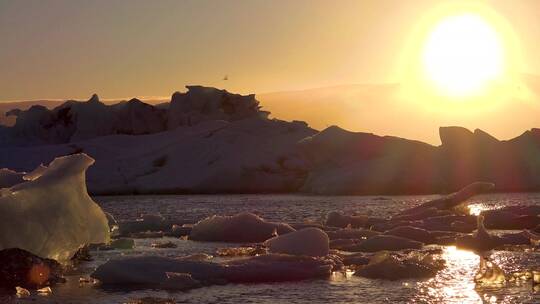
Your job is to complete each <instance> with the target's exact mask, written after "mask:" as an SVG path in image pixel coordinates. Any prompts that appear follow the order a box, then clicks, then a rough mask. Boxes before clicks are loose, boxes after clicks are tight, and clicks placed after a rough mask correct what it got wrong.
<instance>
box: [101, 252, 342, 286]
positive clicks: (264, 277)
mask: <svg viewBox="0 0 540 304" xmlns="http://www.w3.org/2000/svg"><path fill="white" fill-rule="evenodd" d="M334 265H335V263H334V262H333V261H331V260H327V259H320V258H312V257H308V256H292V255H280V254H268V255H260V256H255V257H249V258H245V259H240V260H234V261H229V262H224V263H215V262H208V261H198V260H188V259H178V258H177V259H173V258H167V257H161V256H139V257H128V258H122V259H115V260H109V261H108V262H106V263H105V264H103V265H101V266H99V267H98V268H97V269H96V271H95V272H94V273H93V274H92V277H93V278H95V279H98V280H99V281H101V283H102V284H103V285H105V286H111V285H116V286H127V287H128V288H130V289H133V288H160V289H167V288H169V286H170V284H171V283H172V282H171V275H170V273H178V274H188V275H189V279H188V281H189V282H188V283H193V282H200V283H201V284H202V285H213V284H223V283H263V282H284V281H298V280H305V279H312V278H321V277H327V276H329V275H330V274H331V272H332V269H333V268H334ZM181 276H182V277H175V278H173V281H174V280H176V279H181V280H182V281H184V280H185V279H187V278H186V275H181ZM194 285H195V284H194Z"/></svg>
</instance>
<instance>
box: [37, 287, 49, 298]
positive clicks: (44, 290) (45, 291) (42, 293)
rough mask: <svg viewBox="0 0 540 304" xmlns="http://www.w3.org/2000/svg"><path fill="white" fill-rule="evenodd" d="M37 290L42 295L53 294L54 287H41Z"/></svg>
mask: <svg viewBox="0 0 540 304" xmlns="http://www.w3.org/2000/svg"><path fill="white" fill-rule="evenodd" d="M36 291H37V293H38V294H39V295H40V296H48V295H50V294H52V289H51V287H49V286H47V287H43V288H40V289H38V290H36Z"/></svg>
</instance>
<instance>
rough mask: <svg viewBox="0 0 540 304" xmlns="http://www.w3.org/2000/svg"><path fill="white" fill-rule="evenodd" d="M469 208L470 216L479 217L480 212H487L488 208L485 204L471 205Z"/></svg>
mask: <svg viewBox="0 0 540 304" xmlns="http://www.w3.org/2000/svg"><path fill="white" fill-rule="evenodd" d="M468 208H469V214H470V215H479V214H480V212H482V211H484V210H487V207H486V206H485V205H483V204H471V205H469V206H468Z"/></svg>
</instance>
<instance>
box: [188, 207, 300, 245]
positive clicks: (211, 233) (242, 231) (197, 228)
mask: <svg viewBox="0 0 540 304" xmlns="http://www.w3.org/2000/svg"><path fill="white" fill-rule="evenodd" d="M292 231H295V230H294V228H292V227H291V226H289V225H287V224H284V223H272V222H267V221H265V220H264V219H262V218H260V217H258V216H257V215H255V214H253V213H249V212H243V213H239V214H236V215H233V216H217V215H214V216H211V217H207V218H205V219H203V220H202V221H200V222H198V223H197V224H195V225H194V226H193V229H191V233H190V234H189V239H190V240H194V241H207V242H238V243H244V242H253V243H258V242H264V241H266V240H268V239H269V238H271V237H274V236H276V234H277V235H282V234H286V233H289V232H292Z"/></svg>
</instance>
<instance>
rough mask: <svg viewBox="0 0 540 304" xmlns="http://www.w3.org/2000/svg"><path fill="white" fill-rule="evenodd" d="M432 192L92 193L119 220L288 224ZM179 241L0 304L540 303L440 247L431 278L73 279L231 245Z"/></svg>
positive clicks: (501, 197)
mask: <svg viewBox="0 0 540 304" xmlns="http://www.w3.org/2000/svg"><path fill="white" fill-rule="evenodd" d="M433 198H436V196H384V197H374V196H339V197H324V196H299V195H226V196H223V195H214V196H210V195H189V196H121V197H96V198H95V200H96V201H97V202H99V204H100V205H101V206H102V207H103V208H104V209H105V210H106V211H109V212H111V213H112V214H113V215H114V216H115V217H116V218H117V219H120V220H122V219H134V218H136V217H138V215H139V214H141V213H161V214H162V215H164V216H165V217H167V218H171V219H176V220H177V221H178V222H184V223H193V222H196V221H197V220H199V219H201V218H204V217H206V216H208V215H212V214H228V215H230V214H234V213H238V212H241V211H250V212H254V213H257V214H259V215H261V216H262V217H264V218H266V219H269V220H275V221H286V222H303V221H306V220H310V221H320V220H322V218H323V217H324V215H325V214H326V213H327V212H329V211H333V210H339V211H343V212H346V213H353V212H355V213H362V214H372V215H374V216H388V215H391V214H393V213H396V212H398V211H399V210H401V209H404V208H407V207H411V206H414V205H418V204H420V203H422V202H424V201H426V200H430V199H433ZM471 201H472V207H473V209H476V210H481V209H493V208H499V207H503V206H507V205H518V204H519V205H540V194H539V193H528V194H493V195H485V196H478V197H476V198H474V199H472V200H471ZM167 240H171V241H173V242H174V243H176V244H177V245H178V248H174V249H153V248H151V246H150V245H151V243H153V242H155V240H152V239H137V240H136V248H135V249H134V250H130V251H116V250H115V251H108V252H98V253H96V254H95V255H94V261H92V262H89V263H86V264H83V265H82V266H81V267H80V268H79V269H78V270H77V271H76V272H74V273H72V274H70V275H69V276H68V282H67V283H66V284H60V285H58V286H56V287H54V288H53V294H52V295H50V296H38V295H32V296H31V297H29V298H24V299H17V298H14V297H8V296H3V297H2V296H0V303H4V302H6V303H125V302H129V301H130V300H133V299H137V298H141V297H147V296H152V297H160V298H170V299H174V300H175V301H176V302H178V303H483V302H484V303H540V290H535V289H534V288H533V287H532V286H531V282H530V281H527V282H524V283H523V282H519V281H518V282H512V283H507V284H506V285H505V286H491V287H477V286H475V284H474V281H473V278H474V274H475V273H476V270H477V268H478V263H479V258H478V256H476V255H475V254H473V253H470V252H467V251H461V250H456V249H455V248H454V247H445V248H443V252H442V256H443V258H444V259H445V260H446V263H447V267H446V269H445V270H443V271H441V272H439V274H438V275H437V276H436V277H435V278H433V279H430V280H421V281H418V280H404V281H403V280H402V281H393V282H391V281H382V280H372V279H366V278H361V277H357V276H353V275H352V273H335V274H334V275H332V277H330V278H329V279H324V280H310V281H303V282H295V283H279V284H278V283H276V284H252V285H243V284H229V285H223V286H212V287H205V288H200V289H195V290H191V291H189V292H174V293H172V292H164V291H154V290H143V291H134V292H133V291H132V292H123V291H115V290H103V289H100V288H98V287H94V286H92V285H90V284H83V285H80V284H79V278H80V277H88V275H89V273H91V272H92V270H93V269H94V268H95V267H96V266H98V265H99V264H101V263H103V262H105V261H106V260H107V259H110V258H111V257H115V256H120V255H147V254H159V255H166V256H181V255H188V254H192V253H201V252H202V253H208V254H213V253H215V250H216V249H217V248H220V247H228V246H236V245H237V244H223V243H204V242H191V241H187V240H181V239H172V238H165V239H163V240H162V241H167ZM492 260H493V261H495V262H496V263H498V264H499V266H501V268H503V269H504V270H505V271H507V272H508V273H510V272H518V271H522V270H530V269H537V270H540V252H530V251H528V252H523V251H497V252H495V253H494V254H493V255H492Z"/></svg>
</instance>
